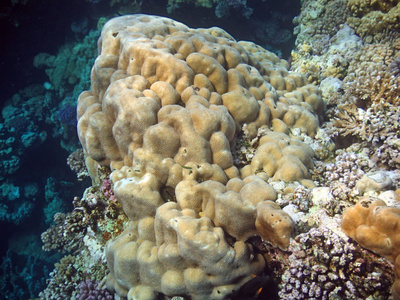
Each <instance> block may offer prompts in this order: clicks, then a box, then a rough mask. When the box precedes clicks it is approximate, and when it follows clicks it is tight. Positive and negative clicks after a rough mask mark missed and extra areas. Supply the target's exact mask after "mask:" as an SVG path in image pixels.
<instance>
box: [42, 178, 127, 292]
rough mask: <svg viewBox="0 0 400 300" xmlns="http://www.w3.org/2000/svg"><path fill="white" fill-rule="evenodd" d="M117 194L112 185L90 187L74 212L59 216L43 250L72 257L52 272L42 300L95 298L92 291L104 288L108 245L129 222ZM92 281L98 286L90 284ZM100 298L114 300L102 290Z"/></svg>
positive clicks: (46, 232) (47, 235) (75, 202)
mask: <svg viewBox="0 0 400 300" xmlns="http://www.w3.org/2000/svg"><path fill="white" fill-rule="evenodd" d="M109 173H110V172H109V171H108V172H105V171H103V172H100V174H101V177H102V180H103V181H106V182H109V179H107V176H108V175H109ZM113 193H114V192H113V188H112V186H110V185H107V184H105V185H104V187H103V188H102V189H101V190H100V187H90V188H88V189H87V190H86V191H85V193H84V196H83V198H82V199H80V198H78V197H75V199H74V201H73V204H74V210H73V211H72V212H70V213H66V214H64V213H57V214H55V216H54V222H55V224H54V225H52V226H51V227H50V228H49V229H48V230H47V231H45V232H44V233H43V234H42V242H43V244H44V245H43V250H45V251H51V250H56V251H59V252H63V253H69V254H67V255H66V256H64V257H63V258H62V259H61V261H60V262H59V263H58V264H56V268H55V270H54V271H53V272H52V273H50V278H49V279H48V281H47V288H46V289H45V290H44V291H43V292H42V293H41V294H40V297H41V299H72V298H73V297H77V295H80V296H79V297H83V298H82V299H93V298H91V297H93V295H94V293H95V291H93V290H90V289H91V288H92V287H93V286H95V287H94V290H96V288H97V287H99V288H100V286H98V285H97V284H98V283H99V282H101V281H102V280H103V279H104V277H105V276H106V274H107V268H106V261H105V254H104V249H105V244H106V242H107V241H109V240H110V239H112V238H114V237H115V236H117V235H119V234H120V233H121V232H122V227H123V224H124V222H126V216H125V215H124V214H123V212H122V209H121V206H120V205H119V204H118V203H116V202H115V199H113V197H111V195H113ZM87 280H89V281H87ZM91 281H95V282H96V284H94V283H92V284H88V283H89V282H91ZM102 286H104V284H103V285H102ZM98 295H99V297H100V296H104V299H114V298H113V297H112V298H110V297H111V295H112V294H111V293H109V292H106V291H103V290H102V289H101V290H100V289H99V290H98ZM84 297H88V298H84ZM76 299H80V298H76ZM96 299H97V298H96Z"/></svg>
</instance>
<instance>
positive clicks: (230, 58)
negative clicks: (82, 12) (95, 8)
mask: <svg viewBox="0 0 400 300" xmlns="http://www.w3.org/2000/svg"><path fill="white" fill-rule="evenodd" d="M98 45H99V56H98V57H97V59H96V61H95V64H94V66H93V69H92V85H91V91H85V92H83V93H82V94H81V95H80V97H79V99H78V109H77V112H78V120H79V121H78V134H79V138H80V141H81V143H82V145H83V148H84V151H85V153H86V155H87V156H88V157H90V158H91V159H92V160H93V161H96V162H97V163H99V164H100V165H104V166H110V167H111V169H114V170H115V171H114V172H113V173H112V174H111V179H112V181H113V183H114V195H115V198H116V199H117V200H118V202H120V203H121V205H122V207H123V210H124V212H125V213H126V215H127V216H128V217H129V219H130V220H131V221H130V223H129V226H128V227H127V228H126V229H125V231H124V232H123V233H122V234H121V235H120V236H118V237H117V238H116V239H115V240H114V241H112V242H111V243H110V244H109V245H108V248H107V254H106V256H107V262H108V266H109V269H110V275H109V276H108V281H107V286H108V287H109V288H110V289H112V290H115V291H116V292H117V293H118V294H119V295H120V296H123V297H128V299H137V298H140V299H155V298H156V297H157V295H158V293H162V294H164V295H167V296H176V295H180V296H189V297H191V298H192V299H210V298H212V299H223V298H226V297H229V295H231V294H234V293H237V291H238V290H239V289H240V287H241V286H242V285H244V284H245V283H246V282H248V281H249V280H251V279H252V276H253V274H255V275H263V270H264V267H265V263H266V262H265V259H264V257H263V256H262V255H261V254H259V253H257V252H256V251H255V250H254V248H253V245H252V244H251V243H250V242H249V241H248V239H249V238H251V237H253V236H255V235H260V236H261V237H262V238H263V239H265V240H266V241H268V242H270V243H272V244H273V245H275V246H278V247H281V248H285V247H287V246H288V243H289V242H288V241H289V238H290V235H291V233H292V231H293V228H294V225H293V222H292V220H291V218H290V217H289V216H288V215H287V214H286V213H285V212H283V211H281V210H280V208H279V206H278V205H277V204H275V203H274V202H273V201H274V200H275V199H276V192H275V190H274V189H273V188H272V187H271V186H270V185H269V184H268V183H267V181H268V179H270V180H283V181H294V180H298V181H307V179H308V178H309V177H310V175H309V172H308V169H309V168H312V166H313V162H312V157H313V151H312V149H311V148H310V147H309V146H307V145H306V144H305V143H303V142H302V141H301V138H300V137H299V136H296V137H294V136H291V135H290V132H291V130H294V129H296V130H300V131H301V132H303V134H305V135H309V136H311V137H313V136H314V135H315V134H316V131H317V129H318V127H319V119H321V118H322V114H323V111H324V103H323V101H322V100H321V97H320V94H319V91H318V89H317V88H316V87H315V86H312V85H308V83H307V80H306V79H305V77H304V76H302V75H300V74H297V73H293V72H289V71H288V63H287V62H286V61H284V60H281V59H279V58H278V57H277V56H276V55H274V54H272V53H271V52H268V51H266V50H265V49H263V48H261V47H259V46H257V45H255V44H253V43H250V42H236V41H235V40H234V39H233V38H232V37H231V36H230V35H229V34H228V33H226V32H225V31H223V30H222V29H220V28H210V29H190V28H188V27H187V26H185V25H184V24H181V23H179V22H176V21H173V20H171V19H168V18H163V17H156V16H148V15H128V16H123V17H118V18H114V19H112V20H110V21H109V22H107V23H106V24H105V26H104V28H103V30H102V34H101V38H100V39H99V43H98ZM242 126H245V127H246V130H247V137H248V138H249V139H254V138H255V137H257V135H258V134H259V132H260V131H259V130H260V129H261V128H262V129H263V134H262V136H259V138H260V147H259V148H258V149H257V150H256V152H255V154H254V157H253V159H252V160H251V161H250V162H248V164H247V165H245V166H236V165H235V164H234V162H235V161H236V159H235V157H234V154H233V153H234V151H232V150H231V149H234V147H235V141H236V137H237V136H238V135H239V130H240V128H241V127H242ZM271 160H272V161H271ZM92 179H93V178H92ZM94 181H95V180H94ZM275 214H276V215H275Z"/></svg>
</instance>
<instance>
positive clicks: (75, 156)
mask: <svg viewBox="0 0 400 300" xmlns="http://www.w3.org/2000/svg"><path fill="white" fill-rule="evenodd" d="M67 164H68V165H69V167H70V168H71V170H72V171H74V172H75V173H76V176H77V177H78V180H83V178H84V177H88V176H89V172H88V170H87V168H86V165H85V154H84V153H83V150H82V149H78V150H76V151H74V152H72V153H71V154H70V155H68V158H67Z"/></svg>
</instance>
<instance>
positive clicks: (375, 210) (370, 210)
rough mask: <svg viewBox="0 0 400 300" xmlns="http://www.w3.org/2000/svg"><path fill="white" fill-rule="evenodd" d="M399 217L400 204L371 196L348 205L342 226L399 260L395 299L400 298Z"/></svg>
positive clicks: (362, 242)
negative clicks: (387, 202) (397, 205)
mask: <svg viewBox="0 0 400 300" xmlns="http://www.w3.org/2000/svg"><path fill="white" fill-rule="evenodd" d="M399 221H400V208H399V207H395V206H387V205H386V203H385V202H384V201H382V200H380V199H376V198H373V197H368V196H366V197H363V198H361V199H360V200H359V201H358V202H357V204H356V205H355V206H354V207H351V208H348V209H347V210H346V211H345V212H344V214H343V221H342V229H343V231H344V232H345V233H346V234H347V235H348V236H349V237H351V238H353V239H354V240H356V241H357V242H358V243H360V245H362V246H363V247H365V248H367V249H369V250H371V251H373V252H375V253H377V254H379V255H382V256H384V257H386V258H388V259H389V260H390V261H392V262H396V263H395V267H396V282H395V284H394V285H393V295H394V299H399V298H398V293H399V289H398V287H399V282H400V278H399V276H398V275H399V265H398V260H399V259H398V257H399V254H400V246H399V241H398V239H399V230H398V227H399V226H398V223H399Z"/></svg>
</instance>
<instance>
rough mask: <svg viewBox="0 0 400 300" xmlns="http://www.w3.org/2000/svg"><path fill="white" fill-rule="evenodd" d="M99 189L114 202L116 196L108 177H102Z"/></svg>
mask: <svg viewBox="0 0 400 300" xmlns="http://www.w3.org/2000/svg"><path fill="white" fill-rule="evenodd" d="M100 191H101V192H102V193H103V195H104V196H105V197H106V198H107V199H109V200H111V201H112V202H116V201H117V198H116V197H115V195H114V191H113V189H112V185H111V180H110V179H104V180H103V183H102V185H101V187H100Z"/></svg>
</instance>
